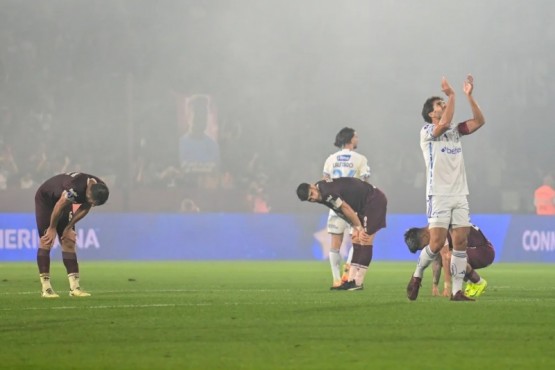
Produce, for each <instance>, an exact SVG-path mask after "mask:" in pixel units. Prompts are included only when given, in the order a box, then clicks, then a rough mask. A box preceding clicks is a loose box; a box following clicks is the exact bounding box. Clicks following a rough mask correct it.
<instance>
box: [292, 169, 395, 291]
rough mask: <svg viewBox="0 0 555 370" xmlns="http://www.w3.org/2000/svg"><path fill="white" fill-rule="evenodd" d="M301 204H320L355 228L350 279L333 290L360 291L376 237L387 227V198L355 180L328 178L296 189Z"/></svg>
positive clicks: (303, 184)
mask: <svg viewBox="0 0 555 370" xmlns="http://www.w3.org/2000/svg"><path fill="white" fill-rule="evenodd" d="M297 196H298V197H299V199H300V200H301V201H309V202H313V203H320V204H323V205H325V206H326V207H328V208H330V209H332V210H333V211H335V213H336V214H337V215H338V216H339V217H341V218H343V219H344V220H345V221H347V222H348V223H349V224H350V225H351V226H352V227H353V233H352V239H353V258H352V260H351V268H350V270H349V280H348V281H346V282H344V283H343V284H342V285H340V286H338V287H335V288H332V289H334V290H361V289H363V282H364V277H365V275H366V271H367V270H368V266H370V262H371V261H372V250H373V243H374V237H375V236H376V233H377V232H378V230H380V229H382V228H384V227H385V226H386V212H387V198H386V196H385V194H384V193H383V192H382V191H381V190H380V189H378V188H376V187H375V186H373V185H371V184H369V183H367V182H365V181H362V180H360V179H357V178H353V177H340V178H337V179H326V180H321V181H318V182H317V183H315V184H307V183H302V184H300V185H299V186H298V187H297Z"/></svg>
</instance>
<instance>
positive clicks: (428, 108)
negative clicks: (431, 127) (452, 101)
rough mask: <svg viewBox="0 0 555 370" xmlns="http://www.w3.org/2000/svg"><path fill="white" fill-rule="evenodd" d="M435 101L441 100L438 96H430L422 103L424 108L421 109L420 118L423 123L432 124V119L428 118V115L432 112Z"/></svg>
mask: <svg viewBox="0 0 555 370" xmlns="http://www.w3.org/2000/svg"><path fill="white" fill-rule="evenodd" d="M436 100H441V98H440V97H439V96H431V97H429V98H428V99H426V101H425V102H424V106H423V107H422V118H424V121H426V122H428V123H432V119H431V118H430V113H432V112H433V111H434V102H435V101H436Z"/></svg>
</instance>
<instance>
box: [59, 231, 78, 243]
mask: <svg viewBox="0 0 555 370" xmlns="http://www.w3.org/2000/svg"><path fill="white" fill-rule="evenodd" d="M61 240H70V241H72V242H75V241H76V240H77V233H76V232H75V230H73V228H69V229H65V230H64V233H63V234H62V238H61Z"/></svg>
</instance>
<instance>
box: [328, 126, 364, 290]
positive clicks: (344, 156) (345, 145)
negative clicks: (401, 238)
mask: <svg viewBox="0 0 555 370" xmlns="http://www.w3.org/2000/svg"><path fill="white" fill-rule="evenodd" d="M334 145H335V146H336V147H338V148H339V151H337V152H335V153H333V154H331V155H330V156H329V157H328V158H327V159H326V161H325V163H324V170H323V175H324V177H323V178H324V180H327V179H336V178H338V177H356V178H358V179H361V180H364V181H368V178H369V177H370V167H369V166H368V160H367V159H366V157H365V156H364V155H362V154H359V153H357V152H356V151H355V150H356V149H357V147H358V135H357V133H356V131H355V130H354V129H352V128H350V127H343V128H342V129H341V130H340V131H339V132H338V133H337V135H336V136H335V142H334ZM327 231H328V234H330V237H331V246H330V251H329V260H330V267H331V273H332V278H333V285H332V290H333V288H336V287H338V286H340V285H341V284H342V283H343V282H345V281H347V280H348V279H349V268H350V265H351V260H352V258H353V248H349V256H348V258H347V261H346V263H345V265H344V272H343V276H341V271H340V269H341V254H340V249H341V245H342V244H343V235H344V234H345V231H349V232H350V227H349V224H348V223H347V222H346V221H345V220H343V219H342V218H341V217H339V216H337V215H336V214H335V212H334V211H333V210H331V209H330V211H329V215H328V222H327Z"/></svg>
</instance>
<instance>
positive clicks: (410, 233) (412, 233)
mask: <svg viewBox="0 0 555 370" xmlns="http://www.w3.org/2000/svg"><path fill="white" fill-rule="evenodd" d="M421 238H422V229H421V228H419V227H411V228H410V229H408V230H407V231H406V232H405V244H406V245H407V247H409V251H410V252H411V253H416V251H418V250H420V244H421Z"/></svg>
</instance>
